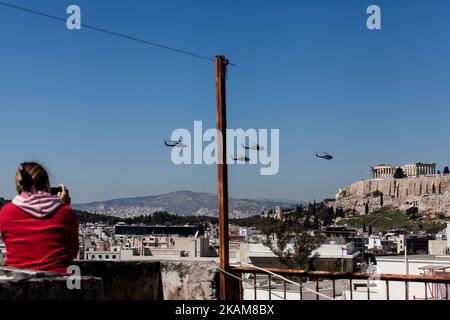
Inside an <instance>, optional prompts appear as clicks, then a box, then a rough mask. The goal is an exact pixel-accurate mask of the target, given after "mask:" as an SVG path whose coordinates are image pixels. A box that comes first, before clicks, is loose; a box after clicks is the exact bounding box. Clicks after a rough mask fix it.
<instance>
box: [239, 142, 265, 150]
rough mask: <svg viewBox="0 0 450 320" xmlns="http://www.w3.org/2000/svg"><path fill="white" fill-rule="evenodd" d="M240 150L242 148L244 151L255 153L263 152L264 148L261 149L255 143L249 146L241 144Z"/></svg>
mask: <svg viewBox="0 0 450 320" xmlns="http://www.w3.org/2000/svg"><path fill="white" fill-rule="evenodd" d="M242 148H244V149H245V150H256V151H260V150H264V147H261V146H260V145H259V144H257V143H253V144H252V145H251V146H250V145H245V144H242Z"/></svg>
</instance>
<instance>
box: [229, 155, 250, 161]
mask: <svg viewBox="0 0 450 320" xmlns="http://www.w3.org/2000/svg"><path fill="white" fill-rule="evenodd" d="M231 159H233V161H244V162H250V158H249V157H247V156H239V157H237V158H236V157H231Z"/></svg>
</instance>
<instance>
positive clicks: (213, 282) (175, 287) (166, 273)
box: [161, 261, 219, 300]
mask: <svg viewBox="0 0 450 320" xmlns="http://www.w3.org/2000/svg"><path fill="white" fill-rule="evenodd" d="M217 267H218V264H217V263H216V262H195V261H189V262H184V261H183V262H178V261H161V275H162V286H163V289H164V290H163V291H164V299H165V300H216V299H217V298H218V285H217V282H218V276H219V273H218V270H217Z"/></svg>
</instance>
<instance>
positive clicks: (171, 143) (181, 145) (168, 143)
mask: <svg viewBox="0 0 450 320" xmlns="http://www.w3.org/2000/svg"><path fill="white" fill-rule="evenodd" d="M182 141H183V139H182V138H180V140H178V141H173V140H164V144H165V146H166V147H170V148H186V147H187V145H186V144H184V143H183V142H182Z"/></svg>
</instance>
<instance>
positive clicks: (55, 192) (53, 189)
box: [50, 187, 62, 196]
mask: <svg viewBox="0 0 450 320" xmlns="http://www.w3.org/2000/svg"><path fill="white" fill-rule="evenodd" d="M60 192H62V188H61V187H51V188H50V194H51V195H52V196H57V195H58V193H60Z"/></svg>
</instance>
